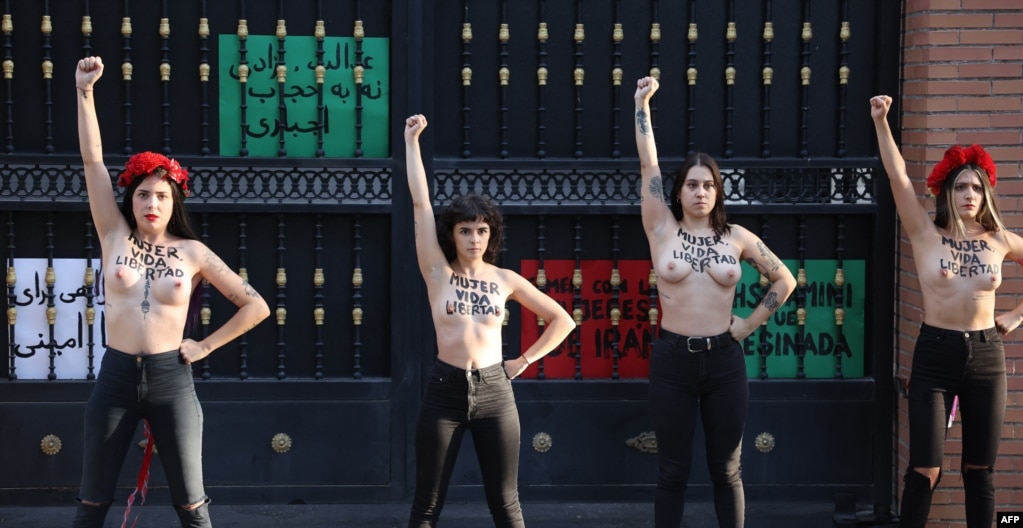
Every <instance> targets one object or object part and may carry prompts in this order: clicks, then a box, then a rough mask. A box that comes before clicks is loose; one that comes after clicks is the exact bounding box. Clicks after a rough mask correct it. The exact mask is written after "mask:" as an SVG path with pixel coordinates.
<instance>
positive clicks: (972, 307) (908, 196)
mask: <svg viewBox="0 0 1023 528" xmlns="http://www.w3.org/2000/svg"><path fill="white" fill-rule="evenodd" d="M891 104H892V98H891V97H888V96H886V95H878V96H876V97H873V98H872V99H870V107H871V109H870V115H871V117H872V118H873V120H874V128H875V131H876V132H877V143H878V148H879V150H880V154H881V161H882V162H883V163H884V168H885V171H887V172H888V179H889V182H890V183H891V186H892V194H893V195H894V198H895V207H896V209H897V210H898V213H899V218H900V219H901V220H902V226H903V228H904V229H905V232H906V235H907V236H908V237H909V241H910V243H911V244H912V247H913V260H914V262H916V269H917V277H918V279H919V281H920V291H921V292H922V294H923V311H924V320H923V324H922V325H921V326H920V334H919V336H918V337H917V341H916V347H915V349H914V351H913V365H912V371H911V372H912V379H911V382H910V383H909V467H908V468H907V470H906V476H905V479H904V480H905V487H904V488H903V491H902V504H901V510H900V513H899V518H900V524H899V526H913V527H923V526H925V525H926V524H927V515H928V513H929V512H930V507H931V496H932V495H933V493H934V488H935V487H936V486H937V484H938V481H939V480H940V477H941V462H942V458H943V456H944V443H945V431H946V429H947V427H946V423H947V422H948V420H949V418H950V417H951V416H952V413H953V401H954V399H955V398H956V397H958V399H959V409H960V416H961V419H962V436H963V443H962V444H963V452H962V467H961V468H960V470H961V472H962V482H963V487H964V488H965V497H966V499H965V502H966V523H967V526H969V527H970V528H979V527H985V528H986V527H989V526H991V522H992V520H993V518H994V478H993V471H994V466H995V457H996V455H997V453H998V442H999V438H1000V436H1001V432H1002V419H1003V417H1004V415H1005V398H1006V379H1005V350H1004V347H1003V345H1002V337H1001V336H1002V335H1005V334H1008V333H1009V332H1011V331H1012V330H1014V329H1015V328H1016V327H1018V326H1019V324H1020V322H1021V321H1023V304H1021V305H1019V306H1017V307H1016V308H1015V309H1013V310H1011V311H1009V312H1005V313H1002V314H999V315H998V316H997V317H996V316H995V291H996V290H997V289H998V286H999V285H1000V284H1001V283H1002V263H1003V262H1004V261H1005V259H1007V258H1008V259H1011V260H1015V261H1017V262H1023V238H1020V237H1019V236H1018V235H1016V234H1014V233H1011V232H1009V230H1008V229H1006V227H1005V224H1004V223H1003V222H1002V218H1001V215H1000V214H999V212H998V204H997V202H996V200H995V194H994V189H993V188H994V186H995V182H996V174H995V164H994V162H993V161H992V160H991V156H990V155H988V153H987V152H985V151H984V149H983V148H982V147H980V146H979V145H972V146H969V147H966V148H963V147H960V146H958V145H956V146H953V147H952V148H949V149H948V150H947V151H946V152H945V156H944V159H942V160H941V162H940V163H938V165H937V166H935V167H934V170H933V171H931V174H930V176H929V177H928V178H927V188H928V189H929V190H930V192H931V194H933V195H934V196H935V215H934V220H933V221H932V220H931V219H930V217H929V216H928V214H927V211H926V210H925V209H924V207H923V206H922V205H921V204H920V202H919V201H918V200H917V195H916V192H915V191H914V189H913V185H912V183H911V182H910V180H909V176H908V175H907V174H906V162H905V160H903V158H902V155H901V154H900V153H899V149H898V147H897V146H896V145H895V139H894V138H893V137H892V131H891V128H890V127H889V125H888V110H889V108H890V107H891Z"/></svg>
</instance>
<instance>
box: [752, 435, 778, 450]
mask: <svg viewBox="0 0 1023 528" xmlns="http://www.w3.org/2000/svg"><path fill="white" fill-rule="evenodd" d="M753 445H754V446H755V447H756V448H757V451H760V452H761V453H770V452H771V450H772V449H774V435H772V434H771V433H760V434H758V435H757V438H756V439H755V440H753Z"/></svg>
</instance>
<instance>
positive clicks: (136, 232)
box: [72, 57, 270, 528]
mask: <svg viewBox="0 0 1023 528" xmlns="http://www.w3.org/2000/svg"><path fill="white" fill-rule="evenodd" d="M102 75H103V61H102V60H101V59H100V58H99V57H87V58H85V59H82V60H80V61H79V62H78V67H77V70H76V71H75V95H76V98H77V100H78V138H79V142H80V143H81V151H82V162H83V164H84V168H85V183H86V188H87V190H88V194H89V209H90V211H91V213H92V220H93V224H94V225H95V226H96V232H97V234H98V235H99V239H100V246H101V248H102V266H103V268H102V269H103V280H104V288H105V290H104V291H105V303H106V304H105V310H106V325H107V332H106V335H107V342H108V345H109V346H108V348H107V349H106V351H105V353H104V355H103V360H102V363H101V367H100V373H99V377H98V378H97V381H96V385H95V387H94V388H93V391H92V394H91V396H90V397H89V401H88V403H87V404H86V407H85V434H84V444H85V453H84V459H83V474H82V486H81V490H80V491H79V494H78V500H79V504H78V511H77V514H76V516H75V520H74V523H73V525H72V526H73V527H74V528H90V527H95V528H100V527H102V526H103V521H104V519H105V518H106V514H107V511H108V510H109V508H110V505H111V503H112V502H113V501H114V491H115V488H116V486H117V479H118V475H119V474H120V470H121V465H122V464H123V462H124V457H125V454H126V453H127V451H128V448H129V446H130V444H131V443H132V437H133V436H134V434H135V429H136V428H137V426H138V422H139V421H140V420H145V424H146V427H145V430H146V432H147V436H148V435H151V441H150V442H149V444H150V445H153V444H157V445H159V450H160V456H159V459H160V462H162V464H163V469H164V472H165V473H166V475H167V484H168V487H169V488H170V496H171V501H172V503H173V505H174V509H175V511H176V512H177V514H178V517H179V518H180V520H181V526H183V527H209V526H212V524H211V523H210V518H209V514H208V508H207V503H208V502H209V498H208V497H207V496H206V492H205V490H204V488H203V478H202V422H203V416H202V408H201V407H200V405H199V401H198V399H197V398H196V394H195V388H194V386H193V382H192V368H191V364H192V363H194V362H196V361H199V360H201V359H203V358H204V357H206V356H208V355H209V354H210V353H212V352H213V351H214V350H216V349H217V348H219V347H221V346H223V345H225V344H227V343H228V342H230V341H231V340H233V339H235V338H236V337H238V336H240V335H241V334H242V333H244V332H246V331H248V330H250V329H251V328H253V327H254V326H256V325H257V324H258V323H259V322H260V321H262V320H263V319H265V318H266V317H267V316H268V315H270V310H269V308H268V307H267V304H266V301H264V300H263V298H262V297H260V296H259V294H258V293H256V290H254V289H253V288H252V286H250V285H249V284H248V283H247V282H246V281H244V280H243V279H242V278H241V277H240V276H239V275H238V274H237V273H235V272H234V271H232V270H231V269H230V268H229V267H228V266H227V264H225V263H224V261H223V260H221V259H220V258H219V257H218V256H217V255H216V254H214V253H213V252H212V251H211V250H210V249H209V248H208V247H206V245H205V244H203V243H202V242H201V241H199V240H198V237H197V236H196V235H195V233H194V231H193V229H192V227H191V225H190V224H189V220H188V213H187V211H186V210H185V204H184V197H185V196H186V195H187V194H188V171H186V170H185V169H183V168H182V167H181V166H180V165H179V164H178V163H177V162H176V161H174V160H172V159H168V158H167V157H165V156H163V155H160V154H156V153H153V152H143V153H140V154H136V155H134V156H132V157H131V158H130V159H129V160H128V162H127V164H126V165H125V169H124V171H123V172H122V173H121V174H120V177H119V178H118V180H117V184H118V186H120V187H124V188H125V191H124V200H123V203H122V205H121V206H120V210H118V206H117V203H116V201H115V199H114V192H113V187H112V185H111V182H110V174H109V173H108V172H107V168H106V165H104V163H103V145H102V142H101V140H100V132H99V122H98V119H97V117H96V106H95V100H94V98H93V97H94V94H95V92H94V85H95V83H96V81H98V80H99V78H100V77H101V76H102ZM203 279H205V280H206V281H207V282H208V283H209V284H210V285H211V286H213V287H214V288H215V289H216V290H217V291H219V292H220V293H222V294H223V295H224V296H225V297H227V299H228V300H230V301H231V302H233V303H234V304H235V305H236V306H238V311H237V312H235V314H234V315H233V316H231V318H230V319H228V321H227V322H226V323H224V325H223V326H221V327H219V328H217V329H216V330H214V331H213V332H211V333H210V334H209V335H208V336H206V337H205V338H204V339H203V340H202V341H193V340H192V339H188V338H187V337H185V336H187V335H188V332H187V330H188V327H189V326H190V325H189V321H190V320H192V321H194V315H195V314H197V312H198V305H197V293H198V290H199V286H200V283H201V282H202V280H203ZM143 491H144V490H143ZM143 497H144V495H143ZM133 499H134V495H132V497H130V498H129V502H128V504H129V506H130V504H131V501H132V500H133ZM125 517H126V518H127V512H126V513H125Z"/></svg>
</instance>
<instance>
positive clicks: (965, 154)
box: [927, 145, 998, 196]
mask: <svg viewBox="0 0 1023 528" xmlns="http://www.w3.org/2000/svg"><path fill="white" fill-rule="evenodd" d="M963 165H976V166H978V167H980V168H982V169H984V172H986V173H987V179H988V182H990V183H991V186H992V187H994V186H995V182H996V181H998V178H997V176H996V175H995V162H994V160H992V159H991V155H990V154H988V153H987V151H985V150H984V147H982V146H980V145H970V146H969V147H966V148H963V147H961V146H959V145H952V146H951V147H949V149H948V150H946V151H945V157H944V158H942V159H941V161H940V162H938V164H937V165H935V166H934V169H933V170H932V171H931V175H930V176H928V177H927V188H928V189H929V190H930V191H931V194H933V195H934V196H937V195H938V193H939V192H941V184H942V183H944V182H945V178H948V175H949V174H951V173H952V171H954V170H956V169H958V168H959V167H962V166H963Z"/></svg>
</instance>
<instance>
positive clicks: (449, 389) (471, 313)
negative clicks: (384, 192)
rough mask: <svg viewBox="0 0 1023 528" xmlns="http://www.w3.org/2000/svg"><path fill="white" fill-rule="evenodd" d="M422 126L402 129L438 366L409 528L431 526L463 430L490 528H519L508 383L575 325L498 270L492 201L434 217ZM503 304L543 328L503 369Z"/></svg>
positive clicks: (454, 207) (464, 200) (424, 416)
mask: <svg viewBox="0 0 1023 528" xmlns="http://www.w3.org/2000/svg"><path fill="white" fill-rule="evenodd" d="M426 125H427V123H426V117H425V116H423V115H413V116H409V117H408V118H407V119H406V120H405V126H404V134H405V160H406V170H407V171H408V186H409V192H410V193H411V196H412V208H413V213H414V218H415V235H416V256H417V258H418V261H419V271H420V272H421V273H422V275H423V280H424V281H425V282H426V293H427V297H428V298H429V301H430V314H431V315H432V316H433V326H434V330H435V333H436V334H437V358H436V360H435V361H434V362H433V367H432V368H431V370H430V375H429V379H428V380H427V384H426V390H425V391H424V394H423V402H422V405H421V407H420V409H419V415H418V417H417V418H416V440H415V443H416V448H415V449H416V490H415V497H414V499H413V503H412V511H411V513H410V515H409V522H408V526H409V528H420V527H427V526H436V525H437V520H438V519H439V518H440V513H441V509H443V507H444V498H445V496H446V495H447V489H448V483H449V482H450V480H451V472H452V470H453V469H454V467H455V458H456V456H457V455H458V448H459V445H461V442H462V437H463V436H464V434H465V432H466V431H469V432H470V433H471V434H472V443H473V445H474V446H475V448H476V458H477V460H478V461H479V465H480V475H481V476H482V478H483V490H484V492H485V493H486V496H487V504H488V505H489V506H490V514H491V516H492V517H493V520H494V526H501V527H507V528H522V527H523V526H525V523H524V521H523V518H522V508H521V507H520V505H519V491H518V478H519V475H518V474H519V442H520V439H519V433H520V427H519V414H518V410H517V408H516V406H515V395H514V394H513V393H512V387H511V380H512V379H513V378H515V377H517V376H518V375H519V374H522V372H523V371H524V370H526V367H528V366H529V364H530V363H533V362H535V361H537V360H539V359H540V358H542V357H543V356H545V355H546V354H548V353H549V352H550V351H551V350H553V349H554V348H555V347H557V346H558V344H560V343H561V342H562V341H564V339H565V337H567V336H568V334H569V333H570V332H571V331H572V329H574V328H575V321H574V320H573V319H572V316H570V315H569V314H568V312H566V311H565V309H564V308H562V307H561V305H559V304H558V303H557V302H555V301H554V299H551V298H550V297H548V296H547V295H544V293H543V292H541V291H540V290H538V289H537V288H536V286H534V285H533V284H532V283H531V282H529V281H528V280H526V279H525V278H524V277H522V276H521V275H519V274H518V273H516V272H515V271H513V270H510V269H506V268H501V267H498V266H496V265H494V263H495V261H496V259H497V255H498V253H499V252H500V250H501V242H502V240H501V230H502V228H503V226H504V221H503V219H502V217H501V213H500V211H499V210H498V209H497V207H496V206H494V204H493V203H492V202H491V201H490V200H488V199H486V198H483V197H482V196H479V195H475V194H469V195H466V196H460V197H458V198H455V199H454V200H453V201H452V203H451V204H450V205H449V206H448V207H447V208H445V210H444V211H443V212H442V213H441V214H440V215H439V218H437V219H436V220H435V219H434V216H433V205H432V204H431V202H430V191H429V187H428V185H427V182H426V169H425V168H424V166H423V159H422V155H421V153H420V149H419V136H420V134H422V133H423V130H424V129H425V128H426ZM507 301H515V302H518V303H519V304H521V305H522V307H523V308H525V309H527V310H529V311H531V312H533V313H535V314H537V316H539V317H540V318H542V319H543V320H544V321H545V322H546V326H545V330H544V332H543V333H542V334H541V335H540V338H539V339H537V340H536V341H535V342H534V343H532V344H531V345H529V348H527V349H526V351H525V352H523V353H522V354H520V355H519V356H518V357H516V358H515V359H511V360H508V361H503V360H502V352H501V350H502V344H501V329H502V327H503V324H504V316H505V312H504V311H505V303H506V302H507Z"/></svg>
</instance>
